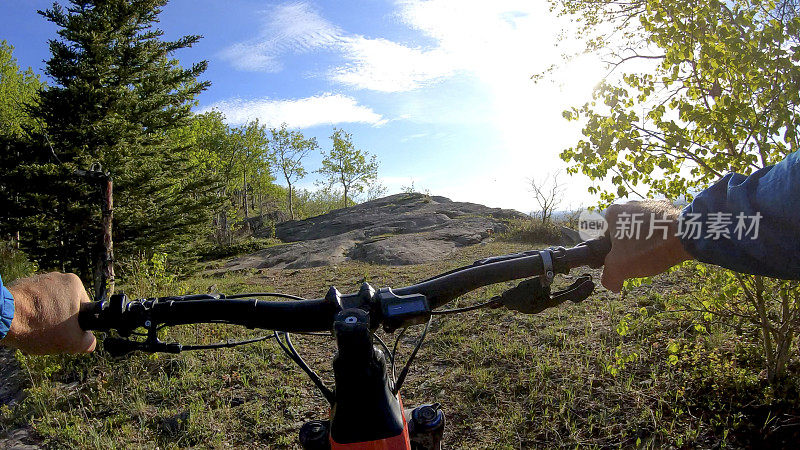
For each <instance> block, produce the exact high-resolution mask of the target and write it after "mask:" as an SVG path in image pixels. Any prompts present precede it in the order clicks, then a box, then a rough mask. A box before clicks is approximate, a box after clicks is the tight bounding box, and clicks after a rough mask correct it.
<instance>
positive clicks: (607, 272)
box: [602, 200, 693, 292]
mask: <svg viewBox="0 0 800 450" xmlns="http://www.w3.org/2000/svg"><path fill="white" fill-rule="evenodd" d="M679 213H680V210H679V209H678V208H676V207H675V206H673V205H672V204H671V203H670V202H668V201H666V200H662V201H654V200H645V201H641V202H629V203H625V204H620V205H611V206H609V207H608V209H607V210H606V216H605V217H606V221H607V222H608V231H607V232H606V234H607V235H608V236H609V237H610V238H611V251H610V252H609V253H608V255H607V256H606V260H605V266H604V267H603V277H602V283H603V286H605V287H606V288H607V289H608V290H610V291H613V292H619V291H621V290H622V283H623V282H624V281H625V280H627V279H628V278H641V277H649V276H652V275H658V274H659V273H662V272H664V271H666V270H667V269H669V268H670V267H672V266H674V265H675V264H678V263H681V262H683V261H687V260H690V259H693V258H692V255H690V254H689V253H688V252H686V250H684V248H683V244H681V241H680V239H678V237H677V236H676V231H677V226H678V225H677V219H678V214H679ZM651 214H654V215H655V218H656V221H657V222H655V223H656V224H658V225H657V226H656V227H654V229H653V233H652V234H653V235H652V236H650V238H649V239H648V238H647V237H648V236H649V235H650V226H651ZM621 218H623V219H624V221H622V220H620V219H621ZM663 219H667V220H668V221H669V223H668V225H667V227H668V229H667V236H666V239H665V237H664V231H663V229H660V228H659V225H661V224H665V222H666V221H663ZM659 220H662V221H659ZM634 221H638V222H640V223H641V229H640V232H639V233H636V232H635V229H634V233H633V236H632V237H627V236H624V237H623V236H619V235H620V234H621V233H618V231H620V230H622V229H624V230H625V231H629V230H631V229H632V228H631V226H630V225H631V223H632V222H634ZM623 225H624V226H623ZM637 234H638V236H637Z"/></svg>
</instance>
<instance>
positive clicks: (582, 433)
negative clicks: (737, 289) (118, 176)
mask: <svg viewBox="0 0 800 450" xmlns="http://www.w3.org/2000/svg"><path fill="white" fill-rule="evenodd" d="M523 247H524V248H529V247H530V246H529V245H528V246H523V245H520V244H509V243H500V242H494V243H490V244H487V245H481V246H474V247H471V248H466V249H462V250H461V252H460V253H459V254H457V255H456V256H454V257H453V258H452V259H450V260H448V261H442V262H437V263H431V264H424V265H417V266H406V267H385V266H373V265H365V264H347V265H342V266H339V267H327V268H314V269H302V270H288V271H275V270H265V271H260V272H250V273H245V274H226V275H222V276H214V277H211V278H201V277H197V278H193V279H190V280H186V281H183V282H180V283H179V284H178V285H177V286H173V287H172V288H171V289H172V291H171V293H175V292H176V291H183V292H206V290H207V289H208V287H209V286H211V285H216V286H217V289H218V290H219V291H221V292H228V293H234V292H246V291H264V290H271V289H275V290H280V291H285V292H288V293H293V294H298V295H303V296H309V297H318V296H321V295H322V294H323V293H324V291H325V287H326V286H327V285H330V284H336V285H337V286H338V287H339V288H340V290H348V291H349V290H351V289H354V288H355V287H356V286H357V284H358V283H359V282H360V281H362V280H364V279H366V280H367V281H370V282H372V283H374V284H375V285H378V286H384V285H391V286H401V285H406V284H409V283H411V282H413V281H416V280H419V279H422V278H426V277H428V276H430V275H433V274H435V273H438V272H441V271H444V270H447V269H449V268H451V267H454V266H457V265H461V264H464V263H469V262H471V261H473V260H475V259H477V258H479V257H483V256H488V255H496V254H503V253H508V252H511V251H518V250H521V249H523ZM676 280H677V278H675V276H674V275H673V278H666V279H662V280H660V282H659V284H657V285H655V286H652V287H643V288H639V289H638V290H637V291H635V292H634V293H633V294H630V295H629V296H628V298H626V299H621V298H620V296H616V295H611V294H609V293H608V292H606V291H604V290H599V291H598V292H597V293H596V294H595V295H594V296H593V297H592V298H590V299H589V300H587V301H585V302H584V303H582V304H579V305H573V304H570V305H563V306H562V307H561V308H559V309H555V310H551V311H546V312H544V313H542V314H540V315H538V316H530V317H529V316H523V315H519V314H514V313H510V312H507V311H505V310H483V311H477V312H472V313H467V314H465V315H459V316H454V317H444V318H436V319H434V322H433V324H432V330H431V333H430V334H429V338H428V340H427V342H426V344H425V345H424V346H423V347H422V350H421V351H420V353H419V355H418V358H417V361H416V363H415V366H414V368H413V370H412V371H411V374H410V376H409V379H408V380H407V382H406V384H405V386H406V387H405V390H404V400H405V404H406V405H407V406H409V405H416V404H419V403H427V402H433V401H438V402H440V403H442V404H443V405H444V408H445V411H446V414H447V419H448V427H447V432H446V434H445V438H446V447H447V448H464V449H474V448H521V447H522V448H528V447H533V446H542V447H545V446H546V447H560V446H566V447H575V446H590V447H620V446H622V447H630V446H635V445H637V444H639V445H642V446H645V447H664V446H673V447H681V446H686V445H691V446H701V447H711V446H714V445H715V444H719V443H726V444H728V445H731V446H734V447H736V446H740V445H747V444H748V443H749V442H751V439H752V436H751V435H750V434H748V433H750V432H752V431H753V430H756V431H758V430H759V429H761V426H762V425H763V423H764V422H765V421H766V419H767V418H766V416H765V414H764V412H765V411H767V412H769V413H770V415H771V416H772V417H773V419H772V421H773V422H772V423H775V421H776V419H775V418H774V417H775V414H779V413H781V412H785V411H786V410H787V408H788V409H790V410H791V411H794V412H796V409H792V408H794V407H793V402H791V401H786V400H785V399H786V398H787V397H788V396H794V397H795V398H796V396H797V394H796V390H794V391H791V386H792V385H794V384H796V381H795V380H796V378H791V379H790V380H788V381H787V385H788V386H790V387H789V388H787V389H790V392H792V393H790V394H787V393H785V392H776V391H774V390H771V389H765V388H764V386H763V383H762V381H761V380H760V379H759V378H758V370H759V369H757V362H758V361H757V358H756V357H754V356H753V355H752V352H750V353H748V352H747V351H746V348H745V347H742V346H740V345H737V340H736V339H733V338H731V337H729V336H726V335H724V334H711V335H709V334H700V333H698V332H696V331H695V329H694V327H693V326H692V324H691V323H687V322H686V321H685V320H682V319H681V320H679V319H672V318H668V317H667V316H666V315H663V317H662V315H659V314H658V312H659V311H661V310H663V308H664V301H663V299H664V298H667V297H670V296H674V295H684V294H685V293H686V292H685V291H686V287H685V286H684V285H683V284H681V283H678V282H677V281H676ZM502 287H503V286H496V287H493V288H488V289H484V290H481V291H477V292H475V293H473V294H470V295H469V296H467V297H465V298H464V299H462V300H460V303H459V304H461V305H465V304H468V303H470V302H475V301H478V300H480V299H484V298H487V297H489V296H491V295H494V294H495V293H498V292H500V291H501V289H502ZM648 311H649V313H647V314H645V315H642V314H643V313H646V312H648ZM626 315H628V318H629V320H628V322H629V325H628V327H627V330H626V329H625V328H626V327H625V326H623V327H619V324H620V321H621V320H622V319H623V318H624V317H625V316H626ZM417 332H418V331H417ZM620 332H621V333H622V334H620ZM255 334H257V332H256V331H246V330H239V329H235V328H231V327H227V326H221V325H207V326H189V327H184V328H183V329H179V330H176V331H173V332H170V337H172V338H177V339H181V340H182V341H192V342H197V341H198V340H199V341H203V342H212V341H216V340H219V339H224V338H227V337H234V336H242V335H255ZM408 334H409V335H410V336H408V338H406V339H405V340H404V343H405V344H406V349H405V353H404V354H403V355H404V356H403V357H401V358H400V360H401V361H403V360H404V359H405V355H407V354H408V351H409V350H410V349H409V347H410V346H413V342H414V337H415V335H416V333H415V332H412V333H408ZM390 338H391V337H390ZM295 340H296V344H298V345H297V346H298V348H299V349H300V351H301V353H303V354H304V355H306V356H307V358H306V359H307V360H308V361H309V362H310V363H311V365H312V366H313V367H316V368H317V369H318V371H319V373H320V374H321V375H322V376H323V378H330V375H331V374H330V370H329V366H330V358H331V356H332V354H333V347H332V345H331V344H332V342H331V340H330V339H329V338H326V337H300V336H298V337H297V338H296V339H295ZM187 343H188V342H187ZM670 355H675V356H676V357H677V358H674V359H673V361H672V362H668V358H669V356H670ZM21 358H22V362H23V365H24V367H25V370H26V376H27V377H28V378H29V379H30V386H31V387H30V388H29V390H28V394H29V395H28V398H27V399H26V400H25V401H24V402H23V403H22V404H21V405H18V406H17V407H15V408H13V409H9V408H4V409H3V410H2V426H3V427H4V428H5V429H11V428H14V427H17V426H20V425H24V424H31V425H32V427H33V429H34V430H35V432H36V433H37V434H38V435H39V436H41V438H42V439H43V441H44V442H45V443H46V444H47V445H49V446H53V447H87V448H114V447H117V448H123V447H125V448H131V447H133V448H137V447H138V448H154V447H159V448H171V447H184V446H199V447H228V446H233V447H249V448H296V447H297V444H296V433H297V430H298V428H299V427H300V425H301V424H302V423H303V422H304V421H306V420H309V419H313V418H321V417H323V416H324V415H325V413H326V410H327V407H326V405H325V403H324V400H323V399H322V398H321V396H320V395H319V394H318V393H317V392H315V391H314V389H313V386H312V385H311V383H310V382H309V381H307V379H306V378H305V377H304V376H303V375H302V373H301V371H300V370H299V369H297V368H295V367H294V366H293V365H292V364H291V362H290V361H289V360H288V359H287V358H285V357H284V356H283V354H282V353H281V352H280V350H279V349H278V348H277V345H276V344H275V343H274V342H271V341H269V340H268V341H265V342H262V343H258V344H253V345H249V346H244V347H238V348H234V349H225V350H216V351H206V352H194V353H185V354H182V355H177V356H173V355H134V356H132V357H129V358H127V359H123V360H117V361H113V360H110V359H109V358H107V357H106V356H104V355H103V354H102V353H97V354H94V355H91V356H77V357H45V358H41V357H40V358H33V357H31V358H23V357H21ZM797 372H798V371H797V370H796V369H793V373H795V374H796V373H797ZM745 404H749V406H746V407H745V406H742V405H745ZM760 405H771V406H760ZM791 411H790V412H791ZM781 417H782V416H780V415H779V416H778V419H777V420H778V421H780V420H781Z"/></svg>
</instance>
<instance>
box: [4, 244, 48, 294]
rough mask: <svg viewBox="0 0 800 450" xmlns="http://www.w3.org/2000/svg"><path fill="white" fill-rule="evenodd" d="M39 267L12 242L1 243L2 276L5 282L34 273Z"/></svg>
mask: <svg viewBox="0 0 800 450" xmlns="http://www.w3.org/2000/svg"><path fill="white" fill-rule="evenodd" d="M37 270H39V267H38V266H37V265H36V263H35V262H33V261H31V260H29V259H28V256H27V255H26V254H25V253H24V252H22V251H21V250H17V249H15V248H14V246H13V245H12V243H11V242H3V243H0V276H2V277H3V284H7V283H11V282H12V281H14V280H16V279H17V278H25V277H28V276H31V275H33V274H34V273H35V272H36V271H37Z"/></svg>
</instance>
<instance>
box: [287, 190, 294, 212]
mask: <svg viewBox="0 0 800 450" xmlns="http://www.w3.org/2000/svg"><path fill="white" fill-rule="evenodd" d="M288 184H289V219H290V220H294V205H293V204H292V184H291V183H288Z"/></svg>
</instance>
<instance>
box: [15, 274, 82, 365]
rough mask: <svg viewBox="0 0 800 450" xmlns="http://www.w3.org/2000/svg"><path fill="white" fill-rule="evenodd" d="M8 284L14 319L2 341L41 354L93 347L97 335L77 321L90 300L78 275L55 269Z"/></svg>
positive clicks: (71, 351)
mask: <svg viewBox="0 0 800 450" xmlns="http://www.w3.org/2000/svg"><path fill="white" fill-rule="evenodd" d="M7 287H8V290H9V291H10V292H11V295H13V296H14V319H13V320H12V321H11V329H10V330H9V332H8V334H7V335H6V337H5V338H3V340H0V344H3V345H7V346H9V347H14V348H18V349H20V350H22V351H23V352H25V353H31V354H39V355H43V354H53V353H83V352H91V351H94V347H95V345H96V341H95V338H94V335H93V334H92V333H91V332H88V331H83V330H82V329H81V327H80V326H79V325H78V310H80V306H81V303H86V302H89V301H90V300H89V296H88V295H86V290H85V289H84V288H83V283H81V280H80V278H78V276H77V275H75V274H63V273H55V272H53V273H48V274H45V275H38V276H34V277H30V278H25V279H21V280H17V281H16V282H14V283H12V285H11V286H7Z"/></svg>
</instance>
